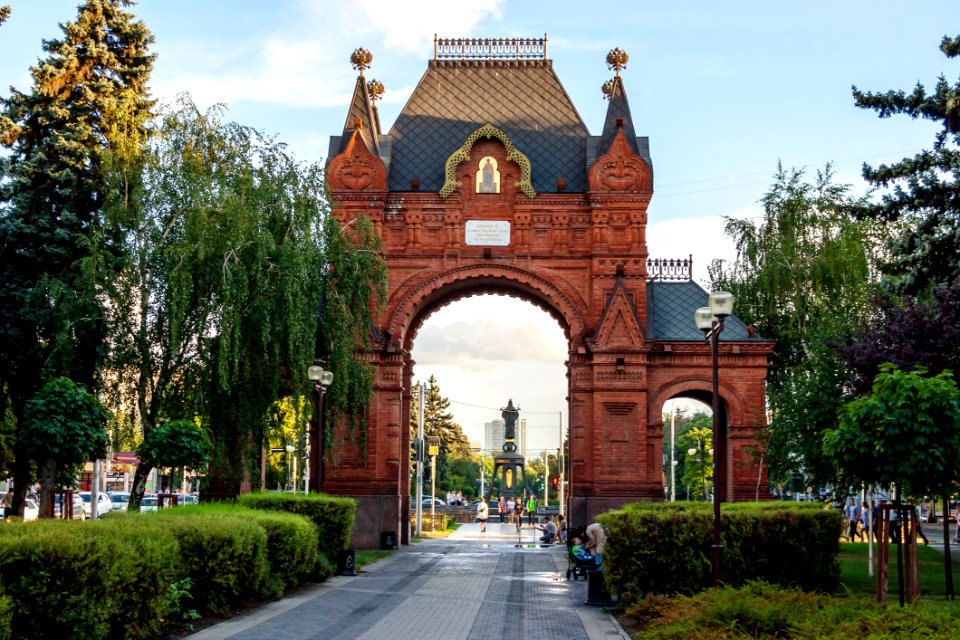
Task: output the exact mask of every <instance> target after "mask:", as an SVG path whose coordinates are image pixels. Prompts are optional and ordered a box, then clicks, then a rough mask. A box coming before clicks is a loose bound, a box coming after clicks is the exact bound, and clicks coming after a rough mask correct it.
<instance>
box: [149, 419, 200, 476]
mask: <svg viewBox="0 0 960 640" xmlns="http://www.w3.org/2000/svg"><path fill="white" fill-rule="evenodd" d="M210 448H211V444H210V436H209V435H207V432H206V431H205V430H204V429H203V428H202V427H200V426H198V425H197V424H196V423H195V422H191V421H190V420H171V421H170V422H167V423H164V424H163V425H161V426H159V427H157V428H155V429H152V430H151V431H150V432H149V433H147V435H146V436H144V438H143V442H141V443H140V446H139V447H137V455H138V456H139V457H140V461H141V463H145V464H148V465H150V466H151V467H166V468H173V467H186V468H188V469H193V470H194V471H203V470H204V469H206V467H207V464H208V463H209V462H210Z"/></svg>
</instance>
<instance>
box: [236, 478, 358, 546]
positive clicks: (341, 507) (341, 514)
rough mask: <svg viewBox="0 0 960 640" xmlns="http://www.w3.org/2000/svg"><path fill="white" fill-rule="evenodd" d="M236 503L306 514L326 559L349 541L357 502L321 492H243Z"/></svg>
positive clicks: (253, 507)
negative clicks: (304, 493) (314, 528)
mask: <svg viewBox="0 0 960 640" xmlns="http://www.w3.org/2000/svg"><path fill="white" fill-rule="evenodd" d="M237 504H240V505H243V506H245V507H250V508H252V509H265V510H268V511H286V512H289V513H295V514H297V515H301V516H306V518H307V519H308V520H310V521H311V522H313V524H315V525H316V526H317V550H318V551H319V552H320V553H322V554H324V555H325V556H326V557H327V558H329V559H335V558H336V557H337V552H338V551H340V550H341V549H346V548H347V546H348V545H349V544H350V530H351V529H353V518H354V515H355V514H356V512H357V501H356V500H354V499H353V498H340V497H334V496H328V495H325V494H321V493H311V494H309V495H303V494H299V493H245V494H243V495H241V496H238V497H237Z"/></svg>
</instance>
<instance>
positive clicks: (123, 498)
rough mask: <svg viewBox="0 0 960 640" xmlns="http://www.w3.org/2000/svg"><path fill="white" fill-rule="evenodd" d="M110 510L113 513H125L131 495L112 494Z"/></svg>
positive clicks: (117, 492)
mask: <svg viewBox="0 0 960 640" xmlns="http://www.w3.org/2000/svg"><path fill="white" fill-rule="evenodd" d="M109 495H110V508H111V509H112V510H113V511H125V510H126V509H127V503H128V502H130V494H129V493H126V492H125V491H111V492H110V494H109Z"/></svg>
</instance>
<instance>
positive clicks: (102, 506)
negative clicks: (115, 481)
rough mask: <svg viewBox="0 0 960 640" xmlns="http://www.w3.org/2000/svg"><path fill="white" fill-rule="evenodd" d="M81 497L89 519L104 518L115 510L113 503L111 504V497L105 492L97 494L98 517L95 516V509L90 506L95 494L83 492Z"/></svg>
mask: <svg viewBox="0 0 960 640" xmlns="http://www.w3.org/2000/svg"><path fill="white" fill-rule="evenodd" d="M80 497H81V498H82V499H83V502H84V507H85V508H86V512H87V517H88V518H102V517H103V516H104V514H107V513H110V512H111V511H112V510H113V502H111V500H110V496H109V495H107V494H106V493H104V492H103V491H98V492H97V513H96V515H94V514H93V508H92V507H91V506H90V501H91V500H93V493H92V492H90V491H81V492H80Z"/></svg>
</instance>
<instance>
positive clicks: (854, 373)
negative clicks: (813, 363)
mask: <svg viewBox="0 0 960 640" xmlns="http://www.w3.org/2000/svg"><path fill="white" fill-rule="evenodd" d="M875 304H876V308H877V312H876V313H875V314H874V315H872V316H870V317H869V318H868V319H867V320H866V322H865V324H864V325H863V326H862V327H861V328H860V330H859V331H858V332H857V333H856V334H854V335H853V336H852V337H851V338H850V339H849V340H847V341H846V342H844V343H841V344H838V345H837V351H838V353H839V354H840V357H841V358H842V360H843V362H844V364H845V366H846V367H847V369H848V370H849V372H850V376H849V378H848V381H847V383H848V385H849V387H848V388H849V390H850V392H851V393H853V394H855V395H863V394H866V393H869V391H870V389H871V387H872V385H873V380H874V378H875V377H876V375H877V374H878V373H880V366H881V365H883V364H884V363H890V364H893V365H895V366H897V367H898V368H900V369H906V370H909V369H913V368H914V367H918V366H920V367H924V368H925V369H926V370H928V371H930V372H931V373H933V374H938V373H940V372H941V371H953V372H960V327H958V326H957V318H960V277H958V278H957V279H955V280H954V281H953V282H952V283H950V284H949V285H946V284H941V285H938V286H937V287H935V288H934V289H933V291H932V295H930V296H925V297H922V298H916V297H913V296H910V295H907V296H903V297H900V296H893V295H887V294H884V295H881V296H879V297H878V299H877V300H876V303H875Z"/></svg>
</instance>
